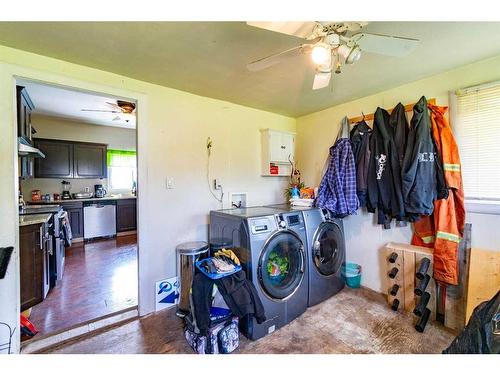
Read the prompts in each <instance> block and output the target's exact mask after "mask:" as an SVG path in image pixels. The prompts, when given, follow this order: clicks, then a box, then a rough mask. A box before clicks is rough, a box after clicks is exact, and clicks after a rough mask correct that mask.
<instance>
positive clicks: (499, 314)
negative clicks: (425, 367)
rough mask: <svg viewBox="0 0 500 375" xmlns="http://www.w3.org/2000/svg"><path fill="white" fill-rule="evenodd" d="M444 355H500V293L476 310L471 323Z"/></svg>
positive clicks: (444, 351)
mask: <svg viewBox="0 0 500 375" xmlns="http://www.w3.org/2000/svg"><path fill="white" fill-rule="evenodd" d="M443 353H444V354H500V291H498V292H497V294H496V295H495V296H494V297H493V298H492V299H491V300H489V301H487V302H483V303H481V304H480V305H479V306H478V307H476V308H475V309H474V312H473V313H472V315H471V317H470V319H469V323H468V324H467V326H466V327H465V328H464V330H463V331H462V332H461V333H460V335H458V336H457V337H456V338H455V340H453V342H452V343H451V344H450V346H449V347H448V348H447V349H445V350H443Z"/></svg>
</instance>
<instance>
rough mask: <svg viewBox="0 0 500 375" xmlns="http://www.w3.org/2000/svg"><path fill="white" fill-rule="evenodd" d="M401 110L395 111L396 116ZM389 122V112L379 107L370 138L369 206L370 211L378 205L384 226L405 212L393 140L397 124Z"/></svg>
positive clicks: (399, 217)
mask: <svg viewBox="0 0 500 375" xmlns="http://www.w3.org/2000/svg"><path fill="white" fill-rule="evenodd" d="M398 113H399V112H398V111H396V114H395V115H394V116H396V115H397V114H398ZM395 122H396V123H397V121H395ZM390 123H391V116H390V115H389V113H388V112H387V111H386V110H385V109H383V108H377V110H376V111H375V115H374V122H373V134H372V136H371V140H370V150H371V156H370V166H369V169H368V202H367V208H368V211H369V212H375V209H378V223H379V224H383V225H384V227H385V228H390V222H391V220H392V218H396V220H403V218H404V216H405V212H404V203H403V195H402V192H401V168H400V165H399V156H398V148H397V147H396V143H395V141H394V135H395V132H396V130H397V127H394V128H393V127H391V125H390Z"/></svg>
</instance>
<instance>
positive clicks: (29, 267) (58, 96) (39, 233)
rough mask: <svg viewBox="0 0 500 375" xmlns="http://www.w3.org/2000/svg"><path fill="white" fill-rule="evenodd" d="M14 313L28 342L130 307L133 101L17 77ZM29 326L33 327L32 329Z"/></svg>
mask: <svg viewBox="0 0 500 375" xmlns="http://www.w3.org/2000/svg"><path fill="white" fill-rule="evenodd" d="M15 85H16V87H15V90H16V103H17V108H16V115H17V124H18V127H17V128H18V142H19V150H20V153H19V158H18V170H19V214H20V216H19V245H20V291H21V312H22V315H23V316H24V317H25V318H27V319H28V320H29V321H30V323H32V326H29V325H28V327H27V328H26V329H24V330H23V332H22V333H23V334H22V336H21V340H22V341H23V342H31V341H32V340H37V339H39V338H44V337H48V336H53V335H57V334H61V333H62V332H66V331H68V330H71V329H74V328H75V327H85V326H88V327H90V326H92V324H89V323H93V326H95V325H96V324H95V323H96V322H97V321H99V320H101V319H103V318H109V317H112V316H116V315H118V314H122V313H124V312H128V311H137V305H138V245H137V222H138V220H137V216H138V215H137V212H138V211H137V203H136V200H137V199H136V197H137V174H138V171H137V169H138V168H137V114H138V108H137V101H136V100H135V99H130V98H123V97H116V96H113V95H108V94H106V93H97V92H90V91H83V90H81V89H77V88H72V87H66V86H64V87H63V86H59V85H53V84H49V83H45V82H38V81H33V80H28V79H21V78H18V79H16V84H15ZM31 327H33V328H31Z"/></svg>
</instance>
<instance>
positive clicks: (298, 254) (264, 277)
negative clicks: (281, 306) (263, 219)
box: [258, 231, 305, 299]
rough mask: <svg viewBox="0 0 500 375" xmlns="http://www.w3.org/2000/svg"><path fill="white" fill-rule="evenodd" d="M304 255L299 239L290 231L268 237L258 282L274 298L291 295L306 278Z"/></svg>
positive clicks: (261, 258) (261, 256) (262, 253)
mask: <svg viewBox="0 0 500 375" xmlns="http://www.w3.org/2000/svg"><path fill="white" fill-rule="evenodd" d="M304 267H305V253H304V244H303V243H302V241H301V240H300V238H299V237H298V236H297V235H296V234H294V233H293V232H290V231H279V232H277V233H275V234H274V235H273V236H271V237H270V238H269V240H268V241H267V243H266V244H265V246H264V248H263V249H262V252H261V255H260V259H259V268H258V275H259V282H260V285H261V287H262V288H263V289H264V292H265V293H266V294H267V295H269V296H270V297H271V298H274V299H285V298H287V297H289V296H291V295H292V294H293V293H294V292H295V291H296V290H297V288H298V287H299V286H300V283H301V282H302V279H303V278H304Z"/></svg>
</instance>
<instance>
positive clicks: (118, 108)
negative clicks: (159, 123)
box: [82, 100, 135, 122]
mask: <svg viewBox="0 0 500 375" xmlns="http://www.w3.org/2000/svg"><path fill="white" fill-rule="evenodd" d="M106 104H107V105H108V106H110V109H82V111H84V112H106V113H118V114H120V115H122V114H125V115H132V116H135V103H132V102H127V101H125V100H117V101H116V103H110V102H106ZM111 108H113V109H111ZM118 120H121V117H120V116H119V115H118V116H115V117H114V118H113V119H112V121H118ZM129 121H130V119H127V118H125V122H129Z"/></svg>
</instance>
